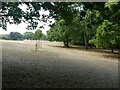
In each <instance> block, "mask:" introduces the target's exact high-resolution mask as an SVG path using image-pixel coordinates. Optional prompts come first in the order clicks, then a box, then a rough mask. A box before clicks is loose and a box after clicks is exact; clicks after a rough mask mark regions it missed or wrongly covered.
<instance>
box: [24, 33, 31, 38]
mask: <svg viewBox="0 0 120 90" xmlns="http://www.w3.org/2000/svg"><path fill="white" fill-rule="evenodd" d="M23 39H33V33H32V32H25V33H24V34H23Z"/></svg>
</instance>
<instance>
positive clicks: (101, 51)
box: [50, 45, 120, 60]
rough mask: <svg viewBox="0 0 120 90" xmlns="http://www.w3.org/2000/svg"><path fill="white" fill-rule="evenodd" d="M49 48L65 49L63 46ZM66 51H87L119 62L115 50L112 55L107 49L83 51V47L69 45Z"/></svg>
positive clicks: (118, 56)
mask: <svg viewBox="0 0 120 90" xmlns="http://www.w3.org/2000/svg"><path fill="white" fill-rule="evenodd" d="M50 46H51V47H58V48H66V47H64V46H52V45H50ZM68 49H73V50H79V51H87V52H96V53H101V54H102V56H103V57H105V58H118V60H120V53H119V52H118V51H117V50H114V52H113V53H112V52H111V50H109V49H97V48H95V47H93V48H88V49H87V50H86V49H85V46H76V45H71V46H69V47H68Z"/></svg>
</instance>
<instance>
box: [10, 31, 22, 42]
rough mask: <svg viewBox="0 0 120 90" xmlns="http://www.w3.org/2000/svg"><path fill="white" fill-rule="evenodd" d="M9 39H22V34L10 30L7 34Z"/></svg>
mask: <svg viewBox="0 0 120 90" xmlns="http://www.w3.org/2000/svg"><path fill="white" fill-rule="evenodd" d="M9 38H10V40H21V39H22V34H21V33H19V32H11V33H10V34H9Z"/></svg>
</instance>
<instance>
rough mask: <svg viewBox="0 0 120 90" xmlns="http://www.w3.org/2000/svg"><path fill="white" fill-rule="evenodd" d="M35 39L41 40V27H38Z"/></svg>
mask: <svg viewBox="0 0 120 90" xmlns="http://www.w3.org/2000/svg"><path fill="white" fill-rule="evenodd" d="M33 37H34V39H35V40H40V38H41V37H42V31H41V30H40V29H37V30H36V31H35V33H34V35H33Z"/></svg>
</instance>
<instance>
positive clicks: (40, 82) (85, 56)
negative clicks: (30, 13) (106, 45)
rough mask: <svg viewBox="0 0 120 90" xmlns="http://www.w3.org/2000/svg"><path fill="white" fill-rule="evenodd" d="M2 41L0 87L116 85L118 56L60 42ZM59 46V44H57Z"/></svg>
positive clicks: (102, 86) (101, 86) (112, 86)
mask: <svg viewBox="0 0 120 90" xmlns="http://www.w3.org/2000/svg"><path fill="white" fill-rule="evenodd" d="M0 43H2V87H3V88H117V87H118V60H117V58H105V57H103V56H102V55H101V53H97V52H88V51H85V50H77V49H71V48H62V43H58V42H48V41H42V47H40V48H39V50H37V51H36V50H35V42H33V41H5V40H0ZM59 46H61V47H59Z"/></svg>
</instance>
